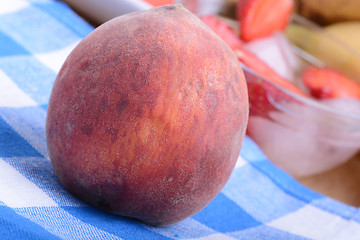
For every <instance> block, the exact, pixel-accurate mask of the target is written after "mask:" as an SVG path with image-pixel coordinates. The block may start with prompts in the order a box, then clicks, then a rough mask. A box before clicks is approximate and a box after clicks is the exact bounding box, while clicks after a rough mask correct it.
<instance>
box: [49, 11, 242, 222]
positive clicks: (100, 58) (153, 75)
mask: <svg viewBox="0 0 360 240" xmlns="http://www.w3.org/2000/svg"><path fill="white" fill-rule="evenodd" d="M247 119H248V95H247V87H246V82H245V79H244V75H243V72H242V69H241V66H240V64H239V62H238V60H237V58H236V57H235V55H234V53H233V52H232V50H231V49H230V48H229V47H228V46H227V45H226V44H225V43H224V42H223V41H222V40H221V39H220V38H218V37H217V36H216V35H215V34H214V33H213V32H212V31H211V30H209V29H208V28H207V27H206V26H205V25H204V24H203V23H202V22H201V21H200V20H199V19H198V18H197V17H196V16H195V15H193V14H192V13H190V12H189V11H187V10H186V9H184V8H183V7H182V6H181V5H169V6H163V7H157V8H153V9H151V10H147V11H144V12H136V13H132V14H128V15H123V16H120V17H118V18H115V19H113V20H110V21H109V22H107V23H105V24H103V25H101V26H100V27H98V28H97V29H95V30H94V31H93V32H92V33H90V34H89V35H88V36H87V37H85V38H84V39H83V40H82V41H81V42H80V43H79V44H78V46H77V47H76V48H75V49H74V50H73V51H72V53H71V54H70V55H69V57H68V58H67V60H66V61H65V63H64V65H63V66H62V68H61V70H60V72H59V74H58V76H57V78H56V80H55V83H54V86H53V90H52V93H51V97H50V101H49V106H48V115H47V123H46V136H47V143H48V149H49V154H50V159H51V162H52V164H53V168H54V171H55V173H56V175H57V176H58V179H59V180H60V182H61V184H62V185H63V186H64V187H65V188H66V189H67V190H68V191H70V192H71V193H73V194H74V195H76V196H78V197H79V198H81V199H83V200H85V201H87V202H89V203H91V204H93V205H95V206H98V207H100V208H102V209H105V210H107V211H110V212H112V213H115V214H119V215H123V216H128V217H132V218H136V219H138V220H140V221H143V222H146V223H148V224H151V225H169V224H173V223H176V222H178V221H181V220H183V219H185V218H187V217H189V216H191V215H193V214H195V213H196V212H198V211H199V210H201V209H202V208H203V207H205V206H206V205H207V204H208V203H209V202H210V201H211V200H212V199H213V198H214V197H215V196H216V195H217V194H218V193H219V191H220V190H221V188H222V187H223V186H224V184H225V183H226V181H227V180H228V178H229V176H230V174H231V172H232V170H233V167H234V165H235V162H236V160H237V157H238V154H239V151H240V147H241V144H242V141H243V137H244V134H245V129H246V125H247Z"/></svg>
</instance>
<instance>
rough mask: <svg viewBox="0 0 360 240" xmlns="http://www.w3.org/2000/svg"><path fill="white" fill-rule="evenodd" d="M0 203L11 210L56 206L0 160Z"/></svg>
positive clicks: (38, 189)
mask: <svg viewBox="0 0 360 240" xmlns="http://www.w3.org/2000/svg"><path fill="white" fill-rule="evenodd" d="M0 172H1V174H0V201H2V202H3V203H5V204H6V205H7V206H9V207H12V208H23V207H51V206H57V204H56V203H55V202H54V200H52V199H51V198H50V197H49V196H48V195H47V194H46V193H45V192H44V191H43V190H41V189H40V188H39V187H38V186H36V185H35V184H34V183H33V182H31V181H30V180H28V179H27V178H26V177H24V176H23V175H22V174H20V173H19V172H18V171H17V170H16V169H15V168H13V167H12V166H11V165H9V164H8V163H6V162H5V161H4V160H3V159H1V158H0Z"/></svg>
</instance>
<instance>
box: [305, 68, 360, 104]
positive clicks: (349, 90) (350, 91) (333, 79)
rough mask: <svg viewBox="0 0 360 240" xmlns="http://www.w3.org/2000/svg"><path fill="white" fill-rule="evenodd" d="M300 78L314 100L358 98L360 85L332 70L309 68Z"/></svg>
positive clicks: (359, 96)
mask: <svg viewBox="0 0 360 240" xmlns="http://www.w3.org/2000/svg"><path fill="white" fill-rule="evenodd" d="M301 77H302V82H303V83H304V85H305V87H307V88H308V89H309V92H310V95H311V96H313V97H314V98H317V99H324V98H360V84H359V83H357V82H356V81H354V80H353V79H351V78H349V77H347V76H345V75H344V74H342V73H341V72H338V71H336V70H334V69H331V68H328V67H324V68H320V67H315V66H310V67H308V68H307V69H306V70H305V71H304V72H303V74H302V76H301Z"/></svg>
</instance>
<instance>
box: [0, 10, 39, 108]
mask: <svg viewBox="0 0 360 240" xmlns="http://www.w3.org/2000/svg"><path fill="white" fill-rule="evenodd" d="M0 8H1V6H0ZM36 105H37V104H36V102H35V101H34V100H33V99H32V98H30V97H29V96H28V95H27V94H26V93H25V92H23V91H22V90H21V89H20V88H19V87H18V86H17V85H16V84H15V83H14V82H13V81H12V80H11V79H10V77H9V76H7V75H6V74H5V73H4V72H3V71H1V70H0V107H29V106H36Z"/></svg>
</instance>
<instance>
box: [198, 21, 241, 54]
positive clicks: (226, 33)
mask: <svg viewBox="0 0 360 240" xmlns="http://www.w3.org/2000/svg"><path fill="white" fill-rule="evenodd" d="M200 19H201V20H202V21H203V22H204V23H205V24H206V25H207V26H208V27H209V28H210V29H211V30H213V32H215V33H216V34H217V35H218V36H219V37H220V38H222V40H224V41H225V42H226V43H227V44H228V45H229V46H230V47H231V49H233V50H234V49H236V48H238V47H243V43H242V41H241V40H240V38H239V37H238V35H237V34H236V32H235V30H234V29H233V28H231V27H230V26H229V25H228V24H227V23H225V22H224V21H222V20H221V19H219V18H218V17H216V16H214V15H204V16H200Z"/></svg>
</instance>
